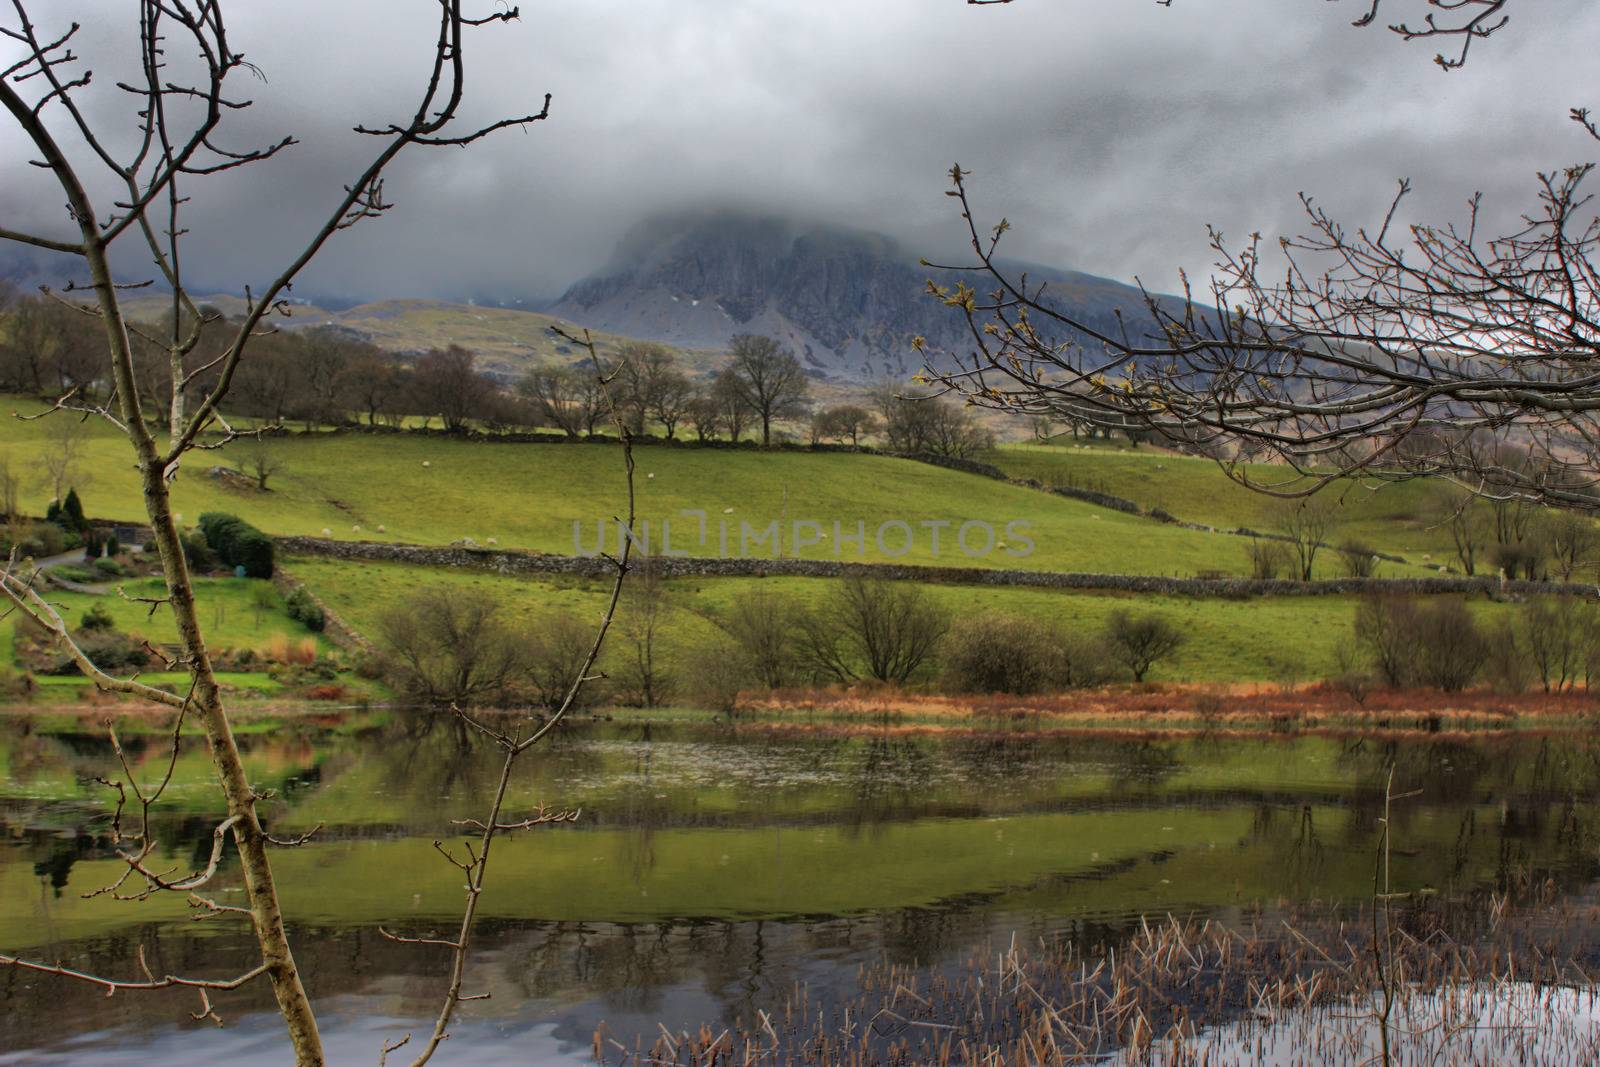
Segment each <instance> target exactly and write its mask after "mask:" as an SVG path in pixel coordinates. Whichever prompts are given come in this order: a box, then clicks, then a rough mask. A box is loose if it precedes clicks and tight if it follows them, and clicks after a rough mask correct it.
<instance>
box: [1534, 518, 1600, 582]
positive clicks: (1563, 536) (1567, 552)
mask: <svg viewBox="0 0 1600 1067" xmlns="http://www.w3.org/2000/svg"><path fill="white" fill-rule="evenodd" d="M1542 525H1543V530H1542V531H1541V533H1542V534H1543V536H1544V542H1545V545H1546V546H1547V547H1548V548H1549V550H1550V558H1551V560H1552V562H1553V563H1554V565H1555V571H1556V573H1557V574H1559V575H1560V576H1561V580H1562V581H1563V582H1570V581H1572V576H1573V574H1575V573H1577V571H1578V570H1579V569H1580V568H1583V567H1588V566H1590V565H1592V564H1593V563H1594V562H1595V558H1596V551H1597V550H1600V529H1596V527H1595V524H1594V519H1593V518H1591V517H1590V516H1588V515H1582V514H1579V513H1577V512H1574V511H1566V510H1561V511H1552V512H1550V513H1549V514H1548V515H1546V516H1545V519H1544V522H1543V524H1542Z"/></svg>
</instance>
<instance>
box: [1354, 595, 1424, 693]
mask: <svg viewBox="0 0 1600 1067" xmlns="http://www.w3.org/2000/svg"><path fill="white" fill-rule="evenodd" d="M1417 630H1418V626H1417V604H1416V601H1415V600H1414V599H1412V598H1411V597H1405V596H1399V595H1397V594H1394V593H1372V594H1369V595H1367V596H1364V597H1362V598H1361V602H1360V603H1359V604H1357V605H1356V617H1355V643H1356V647H1357V648H1359V649H1360V650H1361V651H1362V652H1363V653H1364V654H1365V655H1366V656H1367V658H1368V659H1370V660H1371V661H1372V664H1373V666H1375V667H1376V668H1377V669H1378V673H1379V674H1380V675H1381V676H1382V677H1383V681H1384V683H1385V684H1386V685H1388V686H1390V687H1391V688H1395V689H1398V688H1402V687H1404V686H1408V685H1411V684H1412V683H1413V682H1415V681H1416V677H1417V645H1416V637H1417Z"/></svg>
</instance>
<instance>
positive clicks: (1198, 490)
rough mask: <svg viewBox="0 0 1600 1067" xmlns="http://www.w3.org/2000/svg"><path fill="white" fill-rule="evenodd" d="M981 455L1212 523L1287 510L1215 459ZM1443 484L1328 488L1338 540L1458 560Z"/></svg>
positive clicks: (1276, 478) (1267, 521)
mask: <svg viewBox="0 0 1600 1067" xmlns="http://www.w3.org/2000/svg"><path fill="white" fill-rule="evenodd" d="M982 458H983V459H984V461H985V462H988V463H992V464H994V465H995V466H997V467H999V468H1000V469H1001V470H1003V471H1005V472H1006V473H1007V474H1009V475H1010V476H1011V477H1013V478H1031V479H1034V480H1035V481H1038V482H1041V483H1043V484H1045V485H1051V486H1075V487H1078V488H1083V489H1093V490H1096V491H1098V492H1103V493H1110V494H1112V495H1114V496H1120V497H1124V498H1126V499H1128V500H1132V501H1135V502H1136V503H1138V504H1140V505H1141V506H1143V507H1146V508H1161V509H1163V510H1165V511H1167V512H1169V513H1171V514H1173V515H1176V516H1177V517H1178V518H1180V519H1184V520H1187V521H1189V522H1201V523H1205V524H1207V525H1209V526H1217V527H1222V528H1228V529H1232V528H1237V527H1240V526H1247V527H1249V528H1251V529H1255V530H1270V529H1272V528H1273V521H1274V511H1275V509H1277V508H1279V507H1281V503H1280V501H1278V500H1276V499H1275V498H1273V497H1271V496H1268V495H1266V494H1263V493H1257V492H1254V491H1253V490H1250V489H1247V488H1245V487H1244V486H1242V485H1240V484H1239V483H1238V482H1235V481H1233V480H1232V479H1231V478H1229V477H1228V476H1227V475H1226V474H1225V473H1223V471H1222V468H1220V467H1218V466H1217V464H1216V463H1214V462H1212V461H1211V460H1208V459H1198V458H1192V457H1188V456H1175V455H1167V454H1163V453H1160V452H1154V451H1129V450H1127V449H1107V448H1102V447H1100V446H1098V445H1096V446H1093V447H1081V448H1080V447H1074V446H1073V445H1071V444H1049V445H1041V444H1034V443H1029V444H1012V445H1005V446H1002V447H1000V448H996V449H994V450H993V451H992V452H990V453H988V454H987V455H985V456H983V457H982ZM1249 472H1250V476H1251V478H1252V479H1254V480H1256V481H1259V482H1261V483H1263V484H1266V485H1272V486H1282V487H1289V486H1292V485H1294V484H1297V483H1296V482H1295V480H1294V476H1293V472H1291V471H1290V470H1289V469H1288V468H1285V467H1276V466H1268V465H1265V464H1253V465H1251V466H1250V467H1249ZM1442 488H1443V487H1442V486H1440V485H1439V483H1437V482H1435V481H1431V480H1426V479H1424V480H1418V481H1411V482H1390V483H1378V482H1371V481H1367V482H1352V483H1351V484H1349V485H1348V486H1345V487H1343V488H1338V487H1335V488H1332V489H1328V490H1325V492H1329V493H1332V494H1333V496H1334V498H1335V499H1337V500H1338V501H1339V520H1338V527H1337V529H1335V531H1334V532H1333V540H1334V542H1335V543H1337V542H1338V541H1340V540H1343V539H1344V538H1347V537H1348V538H1355V539H1359V540H1362V541H1365V542H1367V543H1369V544H1371V545H1372V546H1373V547H1374V548H1377V549H1379V550H1380V551H1383V552H1388V553H1390V554H1394V555H1400V556H1404V557H1406V558H1407V559H1409V560H1411V561H1412V562H1419V561H1421V560H1422V558H1423V556H1424V555H1429V556H1431V557H1432V559H1433V561H1434V562H1436V563H1451V562H1454V555H1455V549H1454V546H1453V545H1452V544H1451V541H1450V533H1449V531H1448V530H1447V529H1443V528H1439V527H1438V526H1437V525H1436V523H1437V520H1436V519H1435V518H1434V517H1433V515H1432V514H1431V511H1432V509H1433V507H1434V506H1435V501H1436V499H1437V495H1438V494H1439V493H1440V492H1441V490H1442Z"/></svg>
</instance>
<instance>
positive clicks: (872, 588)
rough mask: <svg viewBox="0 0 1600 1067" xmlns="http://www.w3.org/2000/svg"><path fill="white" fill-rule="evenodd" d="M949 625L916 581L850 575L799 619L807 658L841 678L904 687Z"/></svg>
mask: <svg viewBox="0 0 1600 1067" xmlns="http://www.w3.org/2000/svg"><path fill="white" fill-rule="evenodd" d="M949 629H950V613H949V612H948V611H946V610H945V609H944V608H943V607H941V606H940V605H939V604H938V603H937V602H936V601H935V600H934V599H933V597H932V596H930V595H929V594H928V592H927V590H925V589H923V588H921V587H920V586H918V585H917V584H916V583H914V582H894V581H880V580H874V579H869V578H863V577H861V576H860V575H858V574H851V575H849V576H848V577H845V578H843V579H841V580H840V581H839V582H838V583H837V584H836V585H835V586H834V587H833V589H832V590H831V591H830V592H829V593H828V595H827V596H826V597H825V598H824V600H823V603H822V604H820V605H819V606H818V608H817V610H815V611H810V612H806V613H805V614H804V615H803V616H802V617H801V625H800V627H799V634H800V637H801V648H802V649H803V652H804V655H805V658H806V659H807V660H808V661H809V662H810V663H811V664H812V665H813V666H814V667H815V668H816V669H817V670H819V671H821V672H823V673H825V674H830V675H832V676H833V677H834V678H836V679H838V680H839V681H844V682H849V681H854V680H855V679H857V678H863V677H865V678H873V679H876V680H877V681H880V682H890V683H892V684H894V685H904V684H905V683H906V681H907V680H908V679H910V677H911V676H912V675H913V674H915V673H916V671H917V669H918V668H919V667H921V666H922V665H923V664H924V662H926V661H927V660H928V658H929V657H930V656H931V655H932V654H933V652H934V650H935V649H936V648H937V647H938V645H939V642H940V640H941V639H943V637H944V635H945V633H946V631H948V630H949Z"/></svg>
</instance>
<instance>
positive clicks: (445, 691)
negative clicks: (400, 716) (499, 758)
mask: <svg viewBox="0 0 1600 1067" xmlns="http://www.w3.org/2000/svg"><path fill="white" fill-rule="evenodd" d="M378 637H379V641H380V643H381V645H382V647H383V649H384V651H385V652H386V653H387V654H388V662H389V673H390V677H391V678H392V679H393V680H394V682H395V685H396V687H397V688H399V689H400V690H401V691H402V692H405V693H406V694H408V695H409V696H411V697H413V698H415V699H417V700H421V701H423V702H425V703H427V704H431V705H433V706H434V707H438V708H448V707H452V706H456V707H464V706H466V705H469V704H473V703H476V702H478V701H479V700H481V699H483V698H485V697H499V696H503V695H504V693H505V691H506V689H507V687H509V686H510V685H511V683H512V682H513V681H515V680H516V679H517V677H518V676H519V675H521V674H523V673H524V672H525V669H526V665H527V659H526V656H525V651H524V648H523V646H522V643H521V642H520V641H519V640H518V639H517V636H516V633H515V631H514V630H513V628H512V627H511V625H510V624H509V623H507V622H506V621H505V619H504V618H503V617H502V616H501V611H500V604H499V602H498V601H497V600H496V599H495V598H494V597H492V596H490V595H489V594H488V593H486V592H484V591H483V590H481V589H470V590H460V589H452V588H449V587H438V588H434V589H424V590H421V591H419V592H417V593H416V594H415V595H413V596H412V597H411V598H409V599H408V600H407V601H406V602H405V603H404V604H400V605H397V606H395V607H394V608H392V609H391V610H389V611H387V612H385V613H384V615H383V616H382V617H381V618H379V620H378Z"/></svg>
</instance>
